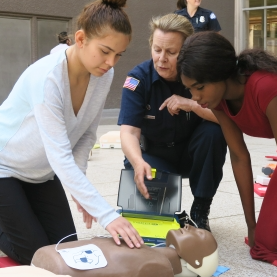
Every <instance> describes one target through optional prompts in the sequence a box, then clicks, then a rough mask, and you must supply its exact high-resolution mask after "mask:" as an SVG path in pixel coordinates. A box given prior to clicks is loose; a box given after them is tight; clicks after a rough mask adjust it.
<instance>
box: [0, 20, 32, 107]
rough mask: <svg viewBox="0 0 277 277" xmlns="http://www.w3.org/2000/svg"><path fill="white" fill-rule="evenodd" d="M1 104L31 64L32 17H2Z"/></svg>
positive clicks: (0, 49)
mask: <svg viewBox="0 0 277 277" xmlns="http://www.w3.org/2000/svg"><path fill="white" fill-rule="evenodd" d="M0 37H1V43H0V64H1V67H0V84H1V86H0V105H1V104H2V102H3V101H4V100H5V99H6V98H7V96H8V95H9V93H10V92H11V90H12V88H13V86H14V84H15V81H16V80H17V79H18V78H19V76H20V75H21V73H22V72H23V71H24V70H25V69H26V68H27V67H28V66H29V65H30V64H31V20H30V18H18V17H17V18H13V17H0Z"/></svg>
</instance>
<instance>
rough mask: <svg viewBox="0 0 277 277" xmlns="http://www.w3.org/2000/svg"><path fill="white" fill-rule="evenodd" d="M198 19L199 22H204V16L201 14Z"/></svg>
mask: <svg viewBox="0 0 277 277" xmlns="http://www.w3.org/2000/svg"><path fill="white" fill-rule="evenodd" d="M199 21H200V22H201V23H204V22H205V16H203V15H201V16H200V18H199Z"/></svg>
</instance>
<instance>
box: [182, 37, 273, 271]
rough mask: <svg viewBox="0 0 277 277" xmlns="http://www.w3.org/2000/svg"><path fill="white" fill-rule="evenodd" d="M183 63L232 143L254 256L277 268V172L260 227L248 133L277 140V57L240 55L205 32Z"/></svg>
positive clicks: (186, 50) (188, 80) (252, 52)
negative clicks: (245, 136) (256, 217)
mask: <svg viewBox="0 0 277 277" xmlns="http://www.w3.org/2000/svg"><path fill="white" fill-rule="evenodd" d="M178 65H179V68H180V72H181V78H182V81H183V83H184V85H185V86H186V87H188V88H189V89H190V90H191V93H192V95H193V99H194V100H196V101H197V102H198V103H199V104H203V105H205V106H207V107H208V108H210V109H212V111H213V113H214V114H215V115H216V117H217V119H218V121H219V123H220V125H221V128H222V130H223V133H224V136H225V138H226V141H227V143H228V147H229V151H230V157H231V163H232V168H233V172H234V176H235V180H236V183H237V186H238V189H239V193H240V197H241V201H242V205H243V210H244V214H245V219H246V223H247V227H248V239H249V245H250V246H251V247H252V248H251V251H250V254H251V256H252V258H254V259H258V260H262V261H267V262H269V263H274V265H275V266H276V265H277V235H276V234H277V216H276V214H275V212H276V205H277V204H276V203H277V171H276V170H275V171H274V173H273V176H272V177H271V180H270V183H269V184H268V188H267V192H266V194H265V197H264V200H263V204H262V207H261V211H260V214H259V218H258V222H257V226H256V220H255V208H254V191H253V189H254V187H253V172H252V168H251V160H250V154H249V151H248V149H247V147H246V145H245V141H244V138H243V133H245V134H247V135H249V136H254V137H262V138H275V141H277V109H276V107H277V58H276V57H275V56H272V55H270V54H269V53H267V52H265V51H263V50H260V49H248V50H245V51H243V52H242V53H240V54H239V55H238V56H237V55H236V51H235V49H234V47H233V46H232V44H231V43H230V42H229V41H228V40H227V39H226V38H224V37H223V36H221V35H218V34H216V33H214V32H205V33H202V34H201V35H200V34H195V35H193V36H191V37H190V38H188V40H187V41H186V42H185V43H184V46H183V48H182V50H181V52H180V56H179V59H178ZM198 68H201V70H200V71H199V70H197V69H198Z"/></svg>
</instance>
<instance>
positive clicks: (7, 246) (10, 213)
mask: <svg viewBox="0 0 277 277" xmlns="http://www.w3.org/2000/svg"><path fill="white" fill-rule="evenodd" d="M73 233H76V229H75V226H74V223H73V218H72V215H71V211H70V208H69V204H68V201H67V198H66V195H65V192H64V189H63V187H62V184H61V182H60V180H59V179H58V178H57V177H55V178H54V180H51V181H47V182H45V183H41V184H32V183H26V182H23V181H20V180H18V179H15V178H0V250H2V251H3V252H4V253H5V254H6V255H7V256H9V257H10V258H12V259H14V260H15V261H17V262H19V263H21V264H27V265H28V264H30V262H31V260H32V257H33V255H34V253H35V251H36V250H37V249H39V248H40V247H43V246H46V245H50V244H56V243H57V242H58V241H59V240H60V239H62V238H64V237H65V236H67V235H70V234H73ZM72 240H77V236H76V235H75V236H72V237H69V238H68V239H66V240H64V241H72ZM64 241H63V242H64Z"/></svg>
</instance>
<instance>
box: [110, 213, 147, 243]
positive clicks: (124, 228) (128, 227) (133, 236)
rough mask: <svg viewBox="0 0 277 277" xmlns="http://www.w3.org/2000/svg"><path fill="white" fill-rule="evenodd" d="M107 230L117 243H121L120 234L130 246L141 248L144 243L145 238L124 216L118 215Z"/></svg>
mask: <svg viewBox="0 0 277 277" xmlns="http://www.w3.org/2000/svg"><path fill="white" fill-rule="evenodd" d="M106 230H107V231H108V232H109V233H110V234H111V235H112V237H113V239H114V241H115V243H116V244H117V245H120V244H121V243H120V239H119V237H118V235H120V236H121V237H122V238H123V239H124V241H125V242H126V244H127V245H128V246H129V247H130V248H134V247H136V248H140V247H141V245H142V244H143V243H144V242H143V239H142V238H141V237H140V235H139V234H138V232H137V231H136V229H135V228H134V227H133V226H132V224H131V223H130V222H129V221H128V220H127V219H125V218H123V217H118V218H117V219H115V220H114V221H112V222H111V223H110V224H108V226H107V227H106Z"/></svg>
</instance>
